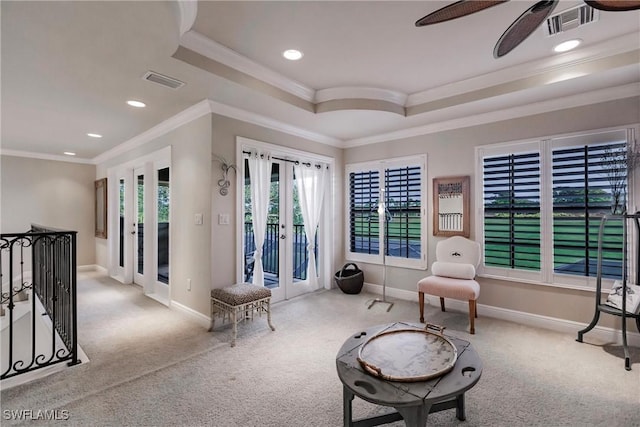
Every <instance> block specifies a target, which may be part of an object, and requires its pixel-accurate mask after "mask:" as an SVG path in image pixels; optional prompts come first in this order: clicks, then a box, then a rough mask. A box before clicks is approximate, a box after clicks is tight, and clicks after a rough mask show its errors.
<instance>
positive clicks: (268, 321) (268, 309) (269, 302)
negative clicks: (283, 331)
mask: <svg viewBox="0 0 640 427" xmlns="http://www.w3.org/2000/svg"><path fill="white" fill-rule="evenodd" d="M267 323H268V324H269V327H270V328H271V330H272V331H275V330H276V328H274V327H273V325H272V324H271V299H268V300H267Z"/></svg>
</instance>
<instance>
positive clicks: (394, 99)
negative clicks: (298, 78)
mask: <svg viewBox="0 0 640 427" xmlns="http://www.w3.org/2000/svg"><path fill="white" fill-rule="evenodd" d="M407 97H408V95H407V94H406V93H403V92H399V91H396V90H389V89H379V88H376V87H360V86H344V87H332V88H327V89H321V90H318V91H316V96H315V99H314V101H315V102H316V103H321V102H326V101H334V100H343V99H373V100H376V101H386V102H390V103H392V104H397V105H400V106H403V107H404V104H405V103H406V102H407Z"/></svg>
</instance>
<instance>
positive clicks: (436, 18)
mask: <svg viewBox="0 0 640 427" xmlns="http://www.w3.org/2000/svg"><path fill="white" fill-rule="evenodd" d="M507 1H509V0H493V1H484V0H462V1H457V2H455V3H451V4H450V5H447V6H445V7H443V8H440V9H438V10H436V11H435V12H431V13H430V14H428V15H427V16H424V17H422V18H420V19H418V20H417V21H416V27H424V26H425V25H431V24H437V23H438V22H444V21H449V20H451V19H456V18H461V17H463V16H467V15H471V14H472V13H476V12H480V11H481V10H484V9H488V8H490V7H492V6H496V5H499V4H500V3H505V2H507Z"/></svg>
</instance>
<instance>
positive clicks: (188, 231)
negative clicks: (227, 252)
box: [95, 115, 211, 315]
mask: <svg viewBox="0 0 640 427" xmlns="http://www.w3.org/2000/svg"><path fill="white" fill-rule="evenodd" d="M168 146H171V201H170V203H171V205H170V211H171V214H170V215H171V227H170V269H169V274H170V278H169V281H170V284H171V299H172V300H173V301H175V302H177V303H179V304H182V305H184V306H186V307H189V308H191V309H192V310H195V311H197V312H200V313H203V314H206V315H208V313H209V291H210V288H211V285H210V284H211V271H210V268H209V265H210V262H211V245H210V241H211V240H210V239H211V221H210V219H211V187H210V183H211V116H210V115H206V116H203V117H201V118H199V119H196V120H193V121H192V122H190V123H187V124H185V125H183V126H181V127H179V128H178V129H175V130H173V131H171V132H169V133H167V134H166V135H163V136H161V137H159V138H156V139H154V140H153V141H151V142H149V143H147V144H145V145H143V146H141V147H138V148H136V149H134V150H131V151H129V152H127V153H124V154H122V155H119V156H117V157H115V158H112V159H109V160H108V161H106V162H103V163H101V164H100V165H98V168H97V172H96V174H97V177H98V178H102V177H105V176H107V170H108V169H109V168H111V167H115V166H118V165H121V164H125V163H128V162H132V161H134V160H135V159H138V158H140V157H142V156H145V155H147V154H150V153H153V152H155V151H158V150H160V149H162V148H164V147H168ZM196 213H202V214H203V215H204V223H203V225H196V224H195V221H194V217H195V214H196ZM95 245H96V247H97V248H98V254H99V257H98V263H99V264H100V265H101V266H103V267H105V268H106V267H107V242H106V240H104V239H95ZM187 279H191V290H190V291H189V290H187Z"/></svg>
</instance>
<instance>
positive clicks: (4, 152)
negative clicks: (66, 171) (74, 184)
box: [0, 149, 94, 165]
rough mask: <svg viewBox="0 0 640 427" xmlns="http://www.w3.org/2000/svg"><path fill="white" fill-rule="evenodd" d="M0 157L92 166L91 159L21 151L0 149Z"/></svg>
mask: <svg viewBox="0 0 640 427" xmlns="http://www.w3.org/2000/svg"><path fill="white" fill-rule="evenodd" d="M0 155H2V156H13V157H26V158H29V159H38V160H52V161H55V162H67V163H79V164H85V165H92V164H94V163H93V160H92V159H87V158H83V157H69V156H62V155H58V154H45V153H34V152H31V151H21V150H5V149H0Z"/></svg>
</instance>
